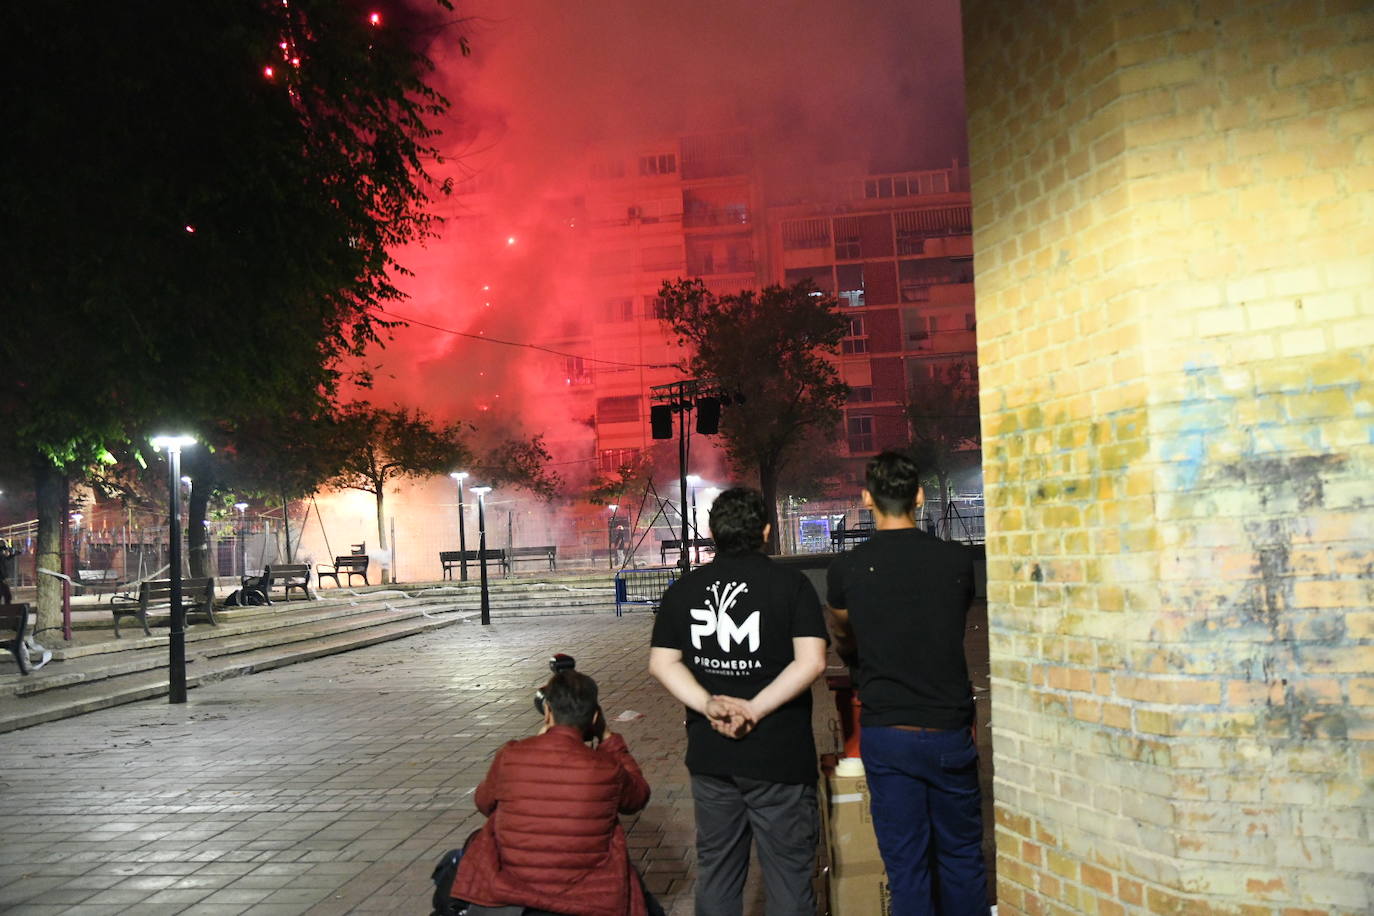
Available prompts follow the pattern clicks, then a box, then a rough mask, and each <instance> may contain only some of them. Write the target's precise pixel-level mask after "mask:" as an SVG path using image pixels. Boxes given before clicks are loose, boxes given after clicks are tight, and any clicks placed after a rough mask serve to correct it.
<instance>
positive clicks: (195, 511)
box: [186, 477, 214, 579]
mask: <svg viewBox="0 0 1374 916" xmlns="http://www.w3.org/2000/svg"><path fill="white" fill-rule="evenodd" d="M209 505H210V488H209V487H208V486H206V485H205V484H203V483H202V482H201V481H200V480H199V479H198V478H194V477H193V478H192V479H191V496H190V499H188V500H187V505H186V561H187V565H188V567H189V569H190V571H191V578H193V579H203V578H205V577H206V576H213V575H214V572H213V571H212V570H211V569H210V545H209V537H208V534H207V532H206V529H205V512H206V509H207V507H208V506H209Z"/></svg>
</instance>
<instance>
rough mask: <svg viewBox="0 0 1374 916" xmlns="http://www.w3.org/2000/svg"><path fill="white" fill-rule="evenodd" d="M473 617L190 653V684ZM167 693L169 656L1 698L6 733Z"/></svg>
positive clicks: (413, 619)
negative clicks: (155, 663)
mask: <svg viewBox="0 0 1374 916" xmlns="http://www.w3.org/2000/svg"><path fill="white" fill-rule="evenodd" d="M471 616H472V615H471V614H469V613H466V612H460V613H449V614H445V615H444V616H442V617H437V616H435V617H430V616H424V615H423V614H421V613H418V612H417V613H415V614H408V615H405V616H403V617H400V618H399V619H398V618H394V617H383V618H381V619H380V620H379V621H378V622H377V623H375V625H372V626H367V627H360V628H354V629H341V630H336V631H332V632H317V633H315V635H313V636H312V637H310V638H306V639H301V640H293V641H291V642H289V643H281V644H271V645H258V646H244V647H242V648H243V651H238V652H235V653H233V654H228V655H222V656H206V655H200V656H194V657H193V656H190V655H189V654H188V658H187V671H186V686H187V687H188V688H196V687H201V686H203V685H205V684H211V683H214V682H216V681H221V680H225V679H227V678H232V677H239V676H242V675H245V674H253V673H255V672H258V671H269V670H271V669H273V668H280V667H283V666H285V665H291V664H295V663H297V662H304V661H309V660H311V659H315V658H322V657H324V656H326V655H333V654H336V653H339V652H348V651H351V650H353V649H361V648H364V647H366V646H372V645H376V644H378V643H382V642H388V641H390V640H394V639H404V638H405V637H407V636H415V635H418V634H420V633H427V632H429V631H431V630H435V629H439V628H441V627H447V626H452V625H453V624H455V623H459V622H461V621H463V620H466V619H470V618H471ZM167 692H168V684H167V669H166V660H165V658H164V659H163V660H162V664H161V665H160V666H159V667H157V668H151V669H147V670H142V671H139V672H136V673H129V674H125V675H123V676H119V677H112V678H105V679H101V680H97V681H94V682H90V683H78V684H75V685H72V686H69V687H67V688H66V689H61V690H53V691H46V692H43V693H41V694H38V695H36V696H32V697H27V698H11V699H8V700H6V701H5V702H3V703H0V733H4V732H9V731H14V730H15V729H19V728H27V727H29V726H31V725H38V724H40V723H42V722H52V721H56V720H58V719H65V718H70V717H72V716H78V715H83V714H85V713H88V712H94V711H95V710H98V709H107V708H109V707H111V706H118V705H121V704H123V703H134V702H138V701H140V700H147V699H152V698H155V697H160V696H166V695H167Z"/></svg>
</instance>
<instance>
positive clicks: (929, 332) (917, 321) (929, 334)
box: [902, 309, 940, 350]
mask: <svg viewBox="0 0 1374 916" xmlns="http://www.w3.org/2000/svg"><path fill="white" fill-rule="evenodd" d="M902 323H903V324H904V325H906V345H907V349H910V350H930V349H933V347H934V343H933V339H934V335H935V334H937V333H938V332H939V330H940V319H938V318H936V317H935V316H934V315H922V314H920V313H919V312H917V311H916V310H915V309H903V310H902Z"/></svg>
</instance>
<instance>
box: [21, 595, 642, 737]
mask: <svg viewBox="0 0 1374 916" xmlns="http://www.w3.org/2000/svg"><path fill="white" fill-rule="evenodd" d="M340 592H342V594H340ZM488 595H489V599H490V608H491V614H492V616H493V618H502V617H524V616H545V615H561V614H590V613H608V614H609V613H611V612H613V611H614V608H615V596H614V585H613V583H612V581H611V580H610V578H609V577H608V576H607V575H589V576H585V577H571V576H558V577H557V578H556V579H553V580H548V581H539V580H523V581H520V582H518V583H513V582H509V581H500V580H497V581H495V582H492V583H490V587H489V593H488ZM480 604H481V588H480V585H479V584H477V583H475V582H469V583H457V584H454V583H449V582H436V583H419V584H405V585H401V586H395V585H393V586H372V587H370V588H363V589H338V590H335V589H326V590H325V591H323V592H321V593H320V597H319V600H314V601H310V600H306V599H302V598H293V599H292V600H290V601H286V600H282V599H278V600H276V601H275V602H274V603H273V604H272V605H268V606H262V607H234V608H224V609H217V610H216V612H215V613H216V617H217V619H218V620H219V625H218V626H211V625H209V624H206V623H204V622H200V623H196V624H193V625H191V626H190V627H189V628H188V629H187V632H186V655H187V683H188V686H199V685H201V684H204V683H210V682H212V681H214V680H218V679H222V678H225V677H237V676H239V675H240V674H251V673H252V672H254V671H261V670H268V669H270V668H274V667H280V666H281V665H285V664H293V663H294V662H297V661H307V660H309V659H312V658H320V657H322V656H325V655H331V654H334V653H337V652H346V651H349V650H351V649H356V648H362V647H364V646H369V645H374V644H376V643H378V642H383V641H386V640H390V639H401V638H404V637H406V636H410V635H414V634H417V633H423V632H427V631H429V630H431V629H434V628H436V627H441V626H448V625H450V624H452V623H455V622H457V621H460V620H465V619H476V618H477V616H478V614H479V607H480ZM78 614H79V620H80V622H81V623H82V624H85V626H81V627H79V629H80V631H81V633H82V634H83V635H82V636H81V641H79V642H77V643H76V644H74V645H71V646H65V647H62V648H60V649H55V650H54V653H53V654H54V660H53V662H51V663H49V665H48V666H46V667H44V668H43V669H41V670H39V671H37V672H34V673H33V674H30V675H28V676H21V675H19V674H18V673H17V671H15V672H14V673H12V674H11V673H6V674H0V732H5V731H12V730H14V729H16V728H25V727H27V726H29V725H35V724H38V723H40V722H48V721H53V720H56V719H61V718H66V717H69V716H75V715H81V714H83V713H85V712H90V711H93V710H96V709H104V708H107V707H109V706H115V705H119V704H121V703H130V702H136V701H138V700H143V699H148V698H150V697H157V696H165V695H166V693H167V683H166V682H167V643H168V635H167V631H166V628H165V626H157V625H156V624H159V623H162V622H163V621H165V618H161V619H159V618H157V617H156V616H155V617H154V618H153V621H152V622H153V623H154V624H155V626H154V628H153V635H152V636H144V635H143V633H142V630H141V628H139V627H137V625H136V624H135V625H134V626H133V627H132V628H125V635H124V637H123V638H121V639H115V638H114V637H113V630H112V618H111V617H110V615H109V612H108V605H106V606H103V607H102V606H97V605H95V604H88V605H86V606H85V607H84V608H80V609H78ZM100 630H104V631H106V632H105V634H104V638H102V634H101V633H100V632H99V631H100ZM0 661H3V659H0ZM0 670H4V669H0Z"/></svg>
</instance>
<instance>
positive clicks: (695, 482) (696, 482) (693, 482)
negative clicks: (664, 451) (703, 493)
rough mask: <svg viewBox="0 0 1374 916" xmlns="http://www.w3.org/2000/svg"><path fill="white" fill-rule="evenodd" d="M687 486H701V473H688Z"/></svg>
mask: <svg viewBox="0 0 1374 916" xmlns="http://www.w3.org/2000/svg"><path fill="white" fill-rule="evenodd" d="M687 486H689V487H699V486H701V475H700V474H688V475H687Z"/></svg>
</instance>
